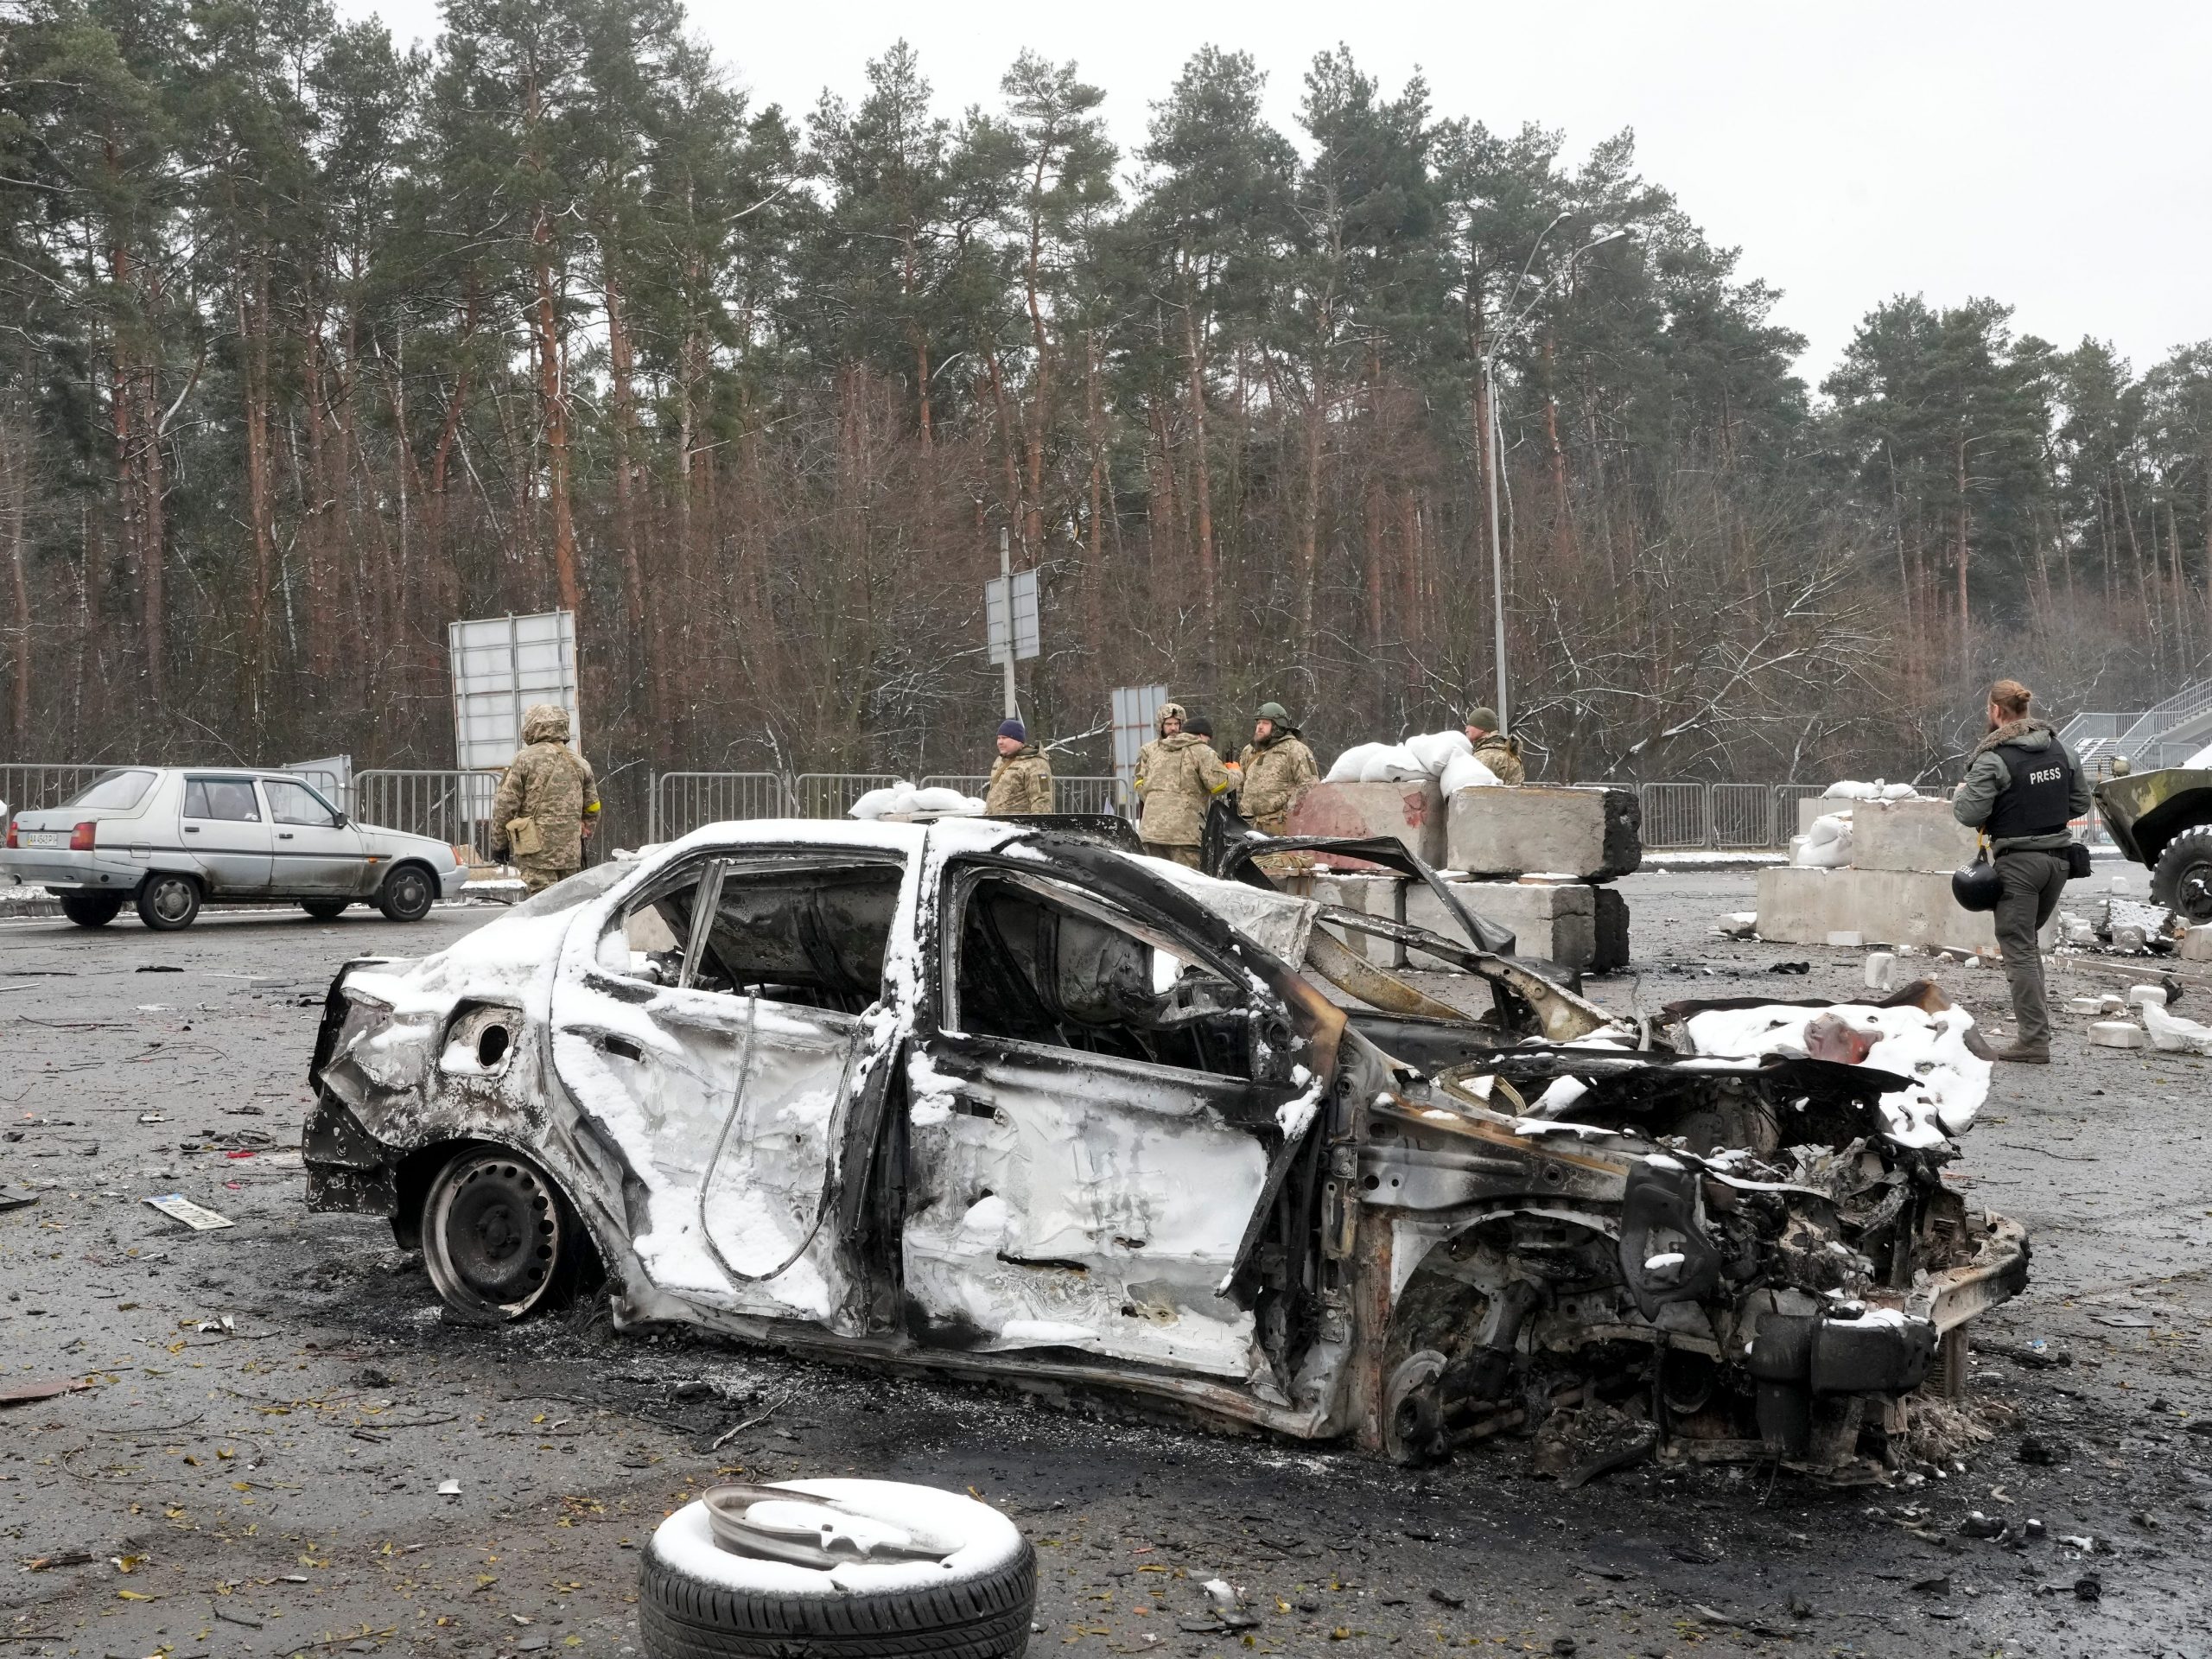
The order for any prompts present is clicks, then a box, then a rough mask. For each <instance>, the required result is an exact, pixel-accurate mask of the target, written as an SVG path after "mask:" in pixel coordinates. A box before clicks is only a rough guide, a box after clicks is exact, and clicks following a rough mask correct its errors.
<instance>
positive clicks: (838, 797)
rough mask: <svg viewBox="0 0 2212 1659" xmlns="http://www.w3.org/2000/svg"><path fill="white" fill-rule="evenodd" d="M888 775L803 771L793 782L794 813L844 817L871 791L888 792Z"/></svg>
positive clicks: (801, 815)
mask: <svg viewBox="0 0 2212 1659" xmlns="http://www.w3.org/2000/svg"><path fill="white" fill-rule="evenodd" d="M898 781H899V780H898V779H896V778H894V777H893V776H892V775H891V774H890V773H889V772H801V773H799V775H798V777H796V778H794V779H791V796H792V812H793V815H794V816H795V817H802V818H842V817H844V816H845V815H846V814H847V813H848V812H849V811H851V810H852V809H853V803H854V802H855V801H857V800H858V799H860V798H861V796H863V795H865V794H867V793H868V791H870V790H871V789H888V788H889V787H890V786H891V785H893V784H895V783H897V782H898Z"/></svg>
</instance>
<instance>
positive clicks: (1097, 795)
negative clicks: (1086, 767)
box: [921, 772, 1123, 812]
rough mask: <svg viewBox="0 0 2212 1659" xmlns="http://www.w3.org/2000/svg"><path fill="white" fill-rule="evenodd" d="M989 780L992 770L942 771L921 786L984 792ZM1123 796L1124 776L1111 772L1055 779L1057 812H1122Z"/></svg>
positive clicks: (1054, 790) (965, 792) (968, 792)
mask: <svg viewBox="0 0 2212 1659" xmlns="http://www.w3.org/2000/svg"><path fill="white" fill-rule="evenodd" d="M989 782H990V775H989V774H988V772H932V773H931V774H930V775H929V776H928V777H926V778H925V779H922V781H921V787H923V788H924V789H930V788H933V787H936V786H938V785H943V786H944V787H946V788H948V789H957V790H958V791H960V792H961V793H962V794H963V795H981V794H982V792H983V786H984V785H986V784H988V783H989ZM1122 798H1123V796H1122V780H1121V779H1119V778H1116V777H1114V776H1112V775H1111V774H1109V775H1108V776H1106V777H1103V778H1100V777H1093V776H1090V775H1089V774H1084V773H1078V774H1077V775H1075V776H1072V777H1067V778H1062V777H1058V776H1056V777H1054V778H1053V779H1052V810H1054V811H1056V812H1119V811H1120V810H1122Z"/></svg>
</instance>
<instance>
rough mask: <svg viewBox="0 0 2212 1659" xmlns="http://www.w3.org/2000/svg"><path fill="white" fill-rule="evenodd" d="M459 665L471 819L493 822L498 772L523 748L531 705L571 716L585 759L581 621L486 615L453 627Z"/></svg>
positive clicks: (456, 706)
mask: <svg viewBox="0 0 2212 1659" xmlns="http://www.w3.org/2000/svg"><path fill="white" fill-rule="evenodd" d="M446 639H447V646H448V652H449V653H450V655H451V657H452V660H453V734H454V764H455V765H456V766H459V767H460V768H461V771H462V772H464V773H472V774H474V775H473V776H470V777H468V778H467V779H464V780H463V785H462V786H463V790H464V791H465V793H466V795H467V802H466V817H467V821H468V822H471V823H474V822H477V821H480V820H482V819H485V818H488V817H490V816H491V812H492V797H493V793H494V791H497V789H498V788H499V773H500V772H503V771H505V768H506V765H507V762H508V761H510V760H513V759H514V758H515V751H516V750H518V749H519V748H521V747H522V717H523V715H524V713H525V712H526V711H527V710H528V709H529V708H530V706H531V704H532V703H537V702H550V703H553V704H555V705H556V706H557V707H559V708H563V709H567V710H568V711H569V736H570V738H571V739H572V740H573V741H575V746H576V748H577V750H578V752H579V753H581V752H582V748H583V723H582V715H581V712H580V711H579V710H578V709H577V707H576V619H575V615H574V613H571V612H568V611H541V612H539V613H537V614H536V615H534V616H486V617H479V618H477V619H476V620H473V621H467V622H454V623H449V624H448V626H447V630H446Z"/></svg>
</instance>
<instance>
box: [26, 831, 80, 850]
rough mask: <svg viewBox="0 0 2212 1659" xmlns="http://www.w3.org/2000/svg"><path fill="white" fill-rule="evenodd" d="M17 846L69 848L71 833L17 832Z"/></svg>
mask: <svg viewBox="0 0 2212 1659" xmlns="http://www.w3.org/2000/svg"><path fill="white" fill-rule="evenodd" d="M68 844H69V832H68V831H67V829H18V830H17V831H16V845H17V846H18V847H67V845H68Z"/></svg>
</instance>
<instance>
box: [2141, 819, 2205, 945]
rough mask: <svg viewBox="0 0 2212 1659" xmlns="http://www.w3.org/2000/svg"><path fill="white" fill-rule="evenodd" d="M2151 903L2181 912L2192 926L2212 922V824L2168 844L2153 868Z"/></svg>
mask: <svg viewBox="0 0 2212 1659" xmlns="http://www.w3.org/2000/svg"><path fill="white" fill-rule="evenodd" d="M2151 902H2152V904H2154V905H2164V906H2166V908H2167V909H2169V910H2174V911H2178V912H2181V916H2182V918H2183V920H2184V921H2186V922H2188V923H2190V925H2192V926H2196V925H2201V924H2202V923H2205V922H2212V823H2200V824H2197V825H2196V827H2195V828H2193V829H2184V830H2183V831H2182V832H2181V833H2180V834H2179V835H2177V836H2175V837H2174V838H2173V839H2172V840H2171V841H2170V842H2167V843H2166V849H2165V850H2164V852H2162V853H2160V854H2159V855H2158V863H2157V864H2156V865H2154V866H2152V870H2151Z"/></svg>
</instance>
